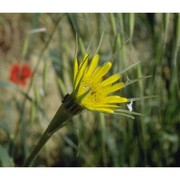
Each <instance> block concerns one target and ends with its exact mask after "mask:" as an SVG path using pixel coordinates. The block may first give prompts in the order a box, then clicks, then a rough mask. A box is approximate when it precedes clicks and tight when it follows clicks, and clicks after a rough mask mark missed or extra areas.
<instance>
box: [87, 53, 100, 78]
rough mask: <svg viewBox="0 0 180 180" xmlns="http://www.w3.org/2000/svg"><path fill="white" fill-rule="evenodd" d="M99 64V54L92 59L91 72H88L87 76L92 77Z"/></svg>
mask: <svg viewBox="0 0 180 180" xmlns="http://www.w3.org/2000/svg"><path fill="white" fill-rule="evenodd" d="M98 62H99V55H98V54H97V55H95V56H94V57H93V59H92V61H91V64H90V67H89V70H88V72H87V74H86V76H90V75H91V74H92V73H93V71H94V70H95V68H96V66H97V64H98Z"/></svg>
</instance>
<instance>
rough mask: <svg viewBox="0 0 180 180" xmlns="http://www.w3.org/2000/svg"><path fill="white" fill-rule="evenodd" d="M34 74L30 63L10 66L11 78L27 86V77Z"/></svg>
mask: <svg viewBox="0 0 180 180" xmlns="http://www.w3.org/2000/svg"><path fill="white" fill-rule="evenodd" d="M31 76H32V69H31V67H30V66H29V65H28V64H23V65H20V64H18V63H15V64H13V65H12V66H11V68H10V77H9V80H10V81H12V82H14V83H16V84H18V85H21V86H25V85H26V84H27V79H28V78H29V77H31Z"/></svg>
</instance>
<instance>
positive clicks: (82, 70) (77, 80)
mask: <svg viewBox="0 0 180 180" xmlns="http://www.w3.org/2000/svg"><path fill="white" fill-rule="evenodd" d="M87 63H88V59H84V61H83V62H82V63H81V65H80V67H79V71H78V73H77V75H76V78H75V88H76V87H77V85H78V83H79V81H80V79H81V78H82V76H83V74H84V72H85V69H86V66H87Z"/></svg>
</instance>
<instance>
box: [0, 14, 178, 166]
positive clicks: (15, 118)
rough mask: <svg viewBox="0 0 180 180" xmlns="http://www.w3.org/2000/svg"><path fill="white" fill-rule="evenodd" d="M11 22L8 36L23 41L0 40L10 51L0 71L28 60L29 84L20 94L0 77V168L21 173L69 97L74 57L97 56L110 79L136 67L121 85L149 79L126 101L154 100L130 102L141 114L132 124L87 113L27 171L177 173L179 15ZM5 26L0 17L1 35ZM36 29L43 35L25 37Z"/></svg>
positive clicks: (41, 17)
mask: <svg viewBox="0 0 180 180" xmlns="http://www.w3.org/2000/svg"><path fill="white" fill-rule="evenodd" d="M16 18H17V21H18V22H19V24H18V25H14V24H13V25H12V28H14V30H15V33H17V34H18V33H20V32H21V34H22V35H21V36H18V40H17V42H16V43H17V44H14V43H12V44H11V45H10V44H8V42H6V39H4V41H3V43H1V46H2V47H4V46H5V45H6V46H7V44H8V45H9V49H7V50H6V51H5V50H3V51H0V53H1V55H2V56H1V57H4V59H0V70H1V72H3V73H5V74H8V72H7V69H4V68H3V67H8V66H9V65H10V64H11V63H12V62H13V61H15V60H21V61H26V60H28V62H29V63H30V64H31V65H32V67H33V69H34V77H33V78H32V79H31V81H30V83H29V87H27V89H21V88H18V87H17V86H14V85H12V84H11V83H9V82H8V78H7V76H1V77H0V94H1V95H2V94H4V96H1V97H0V165H1V166H21V165H22V163H23V161H24V159H25V158H26V157H27V155H28V154H29V153H30V151H31V150H32V148H33V145H34V144H35V143H36V142H37V141H38V139H39V138H40V136H41V135H42V133H43V131H44V130H45V128H46V126H47V124H48V122H49V121H50V119H51V118H52V116H53V114H54V113H55V112H56V110H57V109H58V107H59V105H60V103H61V100H62V99H63V97H64V95H65V94H67V93H71V90H72V85H71V83H72V69H73V60H74V57H75V54H77V55H78V57H79V59H80V60H81V58H82V57H83V54H84V53H85V52H88V53H90V55H91V57H92V56H93V54H94V53H99V54H100V61H101V64H103V63H104V62H105V61H107V60H111V61H112V62H113V68H112V70H111V72H110V73H111V74H112V73H117V72H120V73H121V72H123V70H124V69H126V68H127V69H128V67H130V66H131V65H132V64H134V63H137V62H138V61H141V62H140V63H137V65H136V66H133V67H132V68H130V69H128V70H127V71H126V72H124V73H123V74H122V80H123V81H124V82H126V81H127V79H129V80H136V79H137V78H141V77H146V76H148V75H151V77H150V78H142V79H141V80H138V81H137V82H136V83H133V84H130V85H129V86H127V87H126V88H125V89H124V90H122V91H121V92H120V93H121V94H123V96H125V97H128V98H134V97H143V96H151V95H156V96H158V97H156V98H149V99H141V100H139V101H136V102H134V103H133V110H134V111H135V112H138V113H141V114H144V116H135V119H131V118H127V117H124V116H121V115H108V114H102V113H96V112H87V111H86V112H84V113H83V114H81V115H79V116H76V117H75V118H74V119H73V120H72V123H70V124H69V125H67V126H66V127H65V128H63V129H61V130H60V131H59V132H58V133H56V134H55V135H54V136H53V137H52V138H51V140H50V142H48V143H47V144H46V146H45V147H44V148H43V150H42V152H41V153H40V155H39V156H38V158H37V160H36V161H35V163H34V166H68V167H71V166H80V167H86V166H90V167H91V166H95V167H99V166H110V167H124V166H125V167H137V166H138V167H139V166H143V167H144V166H145V167H146V166H147V167H149V166H155V167H159V166H165V167H167V166H179V165H180V164H179V162H180V161H179V154H180V133H179V130H178V129H179V127H180V111H179V107H180V102H179V99H180V89H179V85H180V80H179V77H180V73H179V72H178V69H179V68H180V63H179V62H178V60H179V58H180V56H179V45H180V14H133V13H132V14H19V15H16ZM8 23H9V24H11V23H12V20H11V18H10V16H8V14H1V15H0V28H4V29H5V33H6V29H7V28H9V24H8ZM25 25H27V26H25ZM41 27H45V28H46V32H41V33H35V34H27V31H29V30H31V29H35V28H41ZM17 34H14V36H16V35H17ZM6 35H8V33H7V34H6ZM12 38H13V37H12ZM16 46H18V48H17V47H16ZM3 73H2V74H3ZM53 84H54V85H53ZM53 88H54V89H53ZM53 102H55V103H53Z"/></svg>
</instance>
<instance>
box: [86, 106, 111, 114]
mask: <svg viewBox="0 0 180 180" xmlns="http://www.w3.org/2000/svg"><path fill="white" fill-rule="evenodd" d="M87 109H88V110H90V111H99V112H106V113H114V110H113V109H111V108H101V107H97V108H95V107H88V108H87Z"/></svg>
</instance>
